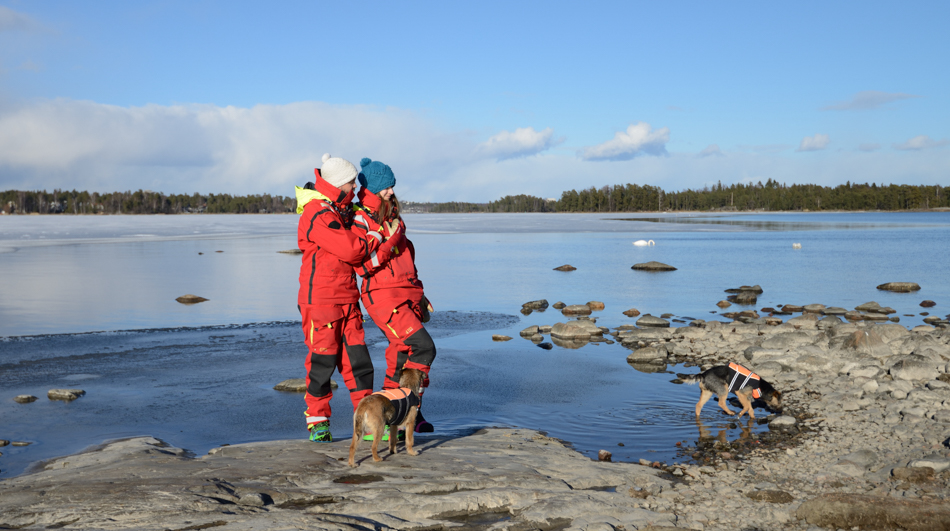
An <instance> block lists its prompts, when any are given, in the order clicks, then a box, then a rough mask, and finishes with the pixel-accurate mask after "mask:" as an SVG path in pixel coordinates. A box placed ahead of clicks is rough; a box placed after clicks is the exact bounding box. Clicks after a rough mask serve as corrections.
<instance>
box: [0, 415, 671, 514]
mask: <svg viewBox="0 0 950 531" xmlns="http://www.w3.org/2000/svg"><path fill="white" fill-rule="evenodd" d="M348 447H349V441H340V442H334V443H330V444H315V443H311V442H309V441H306V440H299V441H269V442H261V443H250V444H241V445H234V446H227V447H221V448H217V449H215V450H213V451H212V452H210V453H209V455H205V456H201V457H197V458H195V457H193V456H190V455H189V454H188V452H186V451H185V450H182V449H180V448H174V447H171V446H168V445H166V444H164V443H163V442H162V441H160V440H158V439H154V438H150V437H143V438H135V439H127V440H122V441H116V442H113V443H110V444H106V445H103V446H101V447H99V448H96V449H94V450H92V451H89V452H86V453H83V454H77V455H72V456H69V457H64V458H60V459H54V460H51V461H49V462H47V463H46V464H45V465H44V466H43V468H42V469H41V470H39V471H37V472H36V473H33V474H29V475H25V476H20V477H17V478H13V479H8V480H6V481H3V482H0V526H4V527H17V528H22V527H29V528H44V527H47V528H49V527H54V528H64V529H132V528H134V529H146V530H148V529H156V530H160V529H198V528H199V527H197V526H201V527H200V528H208V527H218V526H227V527H226V528H227V529H278V528H279V529H293V528H297V529H304V528H306V529H316V528H320V529H340V530H343V529H448V528H451V527H457V526H458V525H459V524H460V523H461V524H463V525H462V526H461V527H460V528H462V529H487V528H488V527H489V526H490V525H491V524H496V523H504V524H505V527H506V528H521V529H565V528H568V527H571V526H572V525H573V526H583V527H587V526H590V525H594V524H608V525H611V526H623V527H624V528H626V529H643V528H646V527H647V526H650V525H656V526H668V527H671V526H673V525H675V523H676V521H677V516H676V515H675V514H673V513H671V512H668V511H665V510H650V509H648V508H644V507H641V505H642V503H643V502H644V501H646V500H643V499H638V498H635V497H631V496H630V495H629V494H628V492H629V491H631V490H635V491H646V492H650V493H655V494H657V495H659V494H661V493H662V492H669V493H673V492H674V489H673V484H672V482H671V481H670V479H666V478H664V477H663V476H664V475H667V474H664V473H663V471H661V470H658V469H655V468H652V467H644V466H640V465H638V464H631V463H610V462H596V461H592V460H590V459H588V458H586V457H583V456H581V455H580V454H578V453H577V452H575V451H573V450H571V449H570V448H568V447H566V446H564V445H563V444H562V443H561V442H560V441H558V440H556V439H551V438H549V437H545V436H544V435H542V434H540V433H538V432H534V431H530V430H512V429H490V430H481V431H479V432H477V433H474V434H471V435H468V436H462V437H457V438H452V439H447V438H439V437H433V436H428V437H423V436H417V438H416V449H417V450H419V451H420V455H418V456H415V457H413V456H409V455H407V454H406V453H405V452H404V451H401V452H400V453H397V454H396V455H389V454H388V452H387V451H383V452H382V455H383V457H384V460H383V461H382V462H380V463H373V462H372V459H371V458H369V459H367V458H368V457H369V452H368V450H366V451H360V452H358V453H357V458H358V459H360V460H361V461H362V463H361V467H360V468H359V469H358V473H355V474H354V472H353V469H351V468H349V467H348V466H346V462H345V459H346V455H347V451H348ZM648 499H649V498H648ZM466 523H468V524H481V525H465V524H466ZM588 528H591V527H588Z"/></svg>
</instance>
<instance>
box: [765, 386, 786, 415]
mask: <svg viewBox="0 0 950 531" xmlns="http://www.w3.org/2000/svg"><path fill="white" fill-rule="evenodd" d="M760 385H761V387H760V389H761V390H762V398H761V400H762V401H763V402H765V403H766V404H767V405H768V406H769V409H771V410H772V411H775V412H777V413H781V412H782V393H780V392H778V391H777V390H776V389H775V388H774V387H772V386H771V385H770V384H769V383H768V382H766V381H762V383H761V384H760Z"/></svg>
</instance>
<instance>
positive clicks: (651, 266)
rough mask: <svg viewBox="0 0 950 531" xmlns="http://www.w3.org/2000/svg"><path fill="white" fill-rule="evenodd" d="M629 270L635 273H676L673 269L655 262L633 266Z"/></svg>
mask: <svg viewBox="0 0 950 531" xmlns="http://www.w3.org/2000/svg"><path fill="white" fill-rule="evenodd" d="M630 269H635V270H637V271H676V268H675V267H673V266H671V265H667V264H664V263H662V262H657V261H655V260H654V261H650V262H644V263H642V264H633V266H631V267H630Z"/></svg>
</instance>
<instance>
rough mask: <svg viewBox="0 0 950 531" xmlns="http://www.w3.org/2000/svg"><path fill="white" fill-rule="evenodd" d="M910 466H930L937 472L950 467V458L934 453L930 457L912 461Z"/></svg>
mask: <svg viewBox="0 0 950 531" xmlns="http://www.w3.org/2000/svg"><path fill="white" fill-rule="evenodd" d="M908 466H912V467H929V468H932V469H933V470H934V472H936V473H937V474H939V473H941V472H943V471H944V470H947V469H948V468H950V458H947V457H945V456H942V455H940V454H933V455H931V456H929V457H924V458H922V459H914V460H913V461H911V462H910V463H909V464H908Z"/></svg>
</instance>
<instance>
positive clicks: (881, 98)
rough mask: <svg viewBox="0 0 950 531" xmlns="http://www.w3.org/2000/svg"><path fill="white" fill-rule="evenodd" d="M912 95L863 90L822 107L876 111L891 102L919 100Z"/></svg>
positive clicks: (824, 109) (831, 109) (829, 109)
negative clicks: (848, 97)
mask: <svg viewBox="0 0 950 531" xmlns="http://www.w3.org/2000/svg"><path fill="white" fill-rule="evenodd" d="M919 97H920V96H916V95H914V94H904V93H903V92H881V91H878V90H865V91H863V92H858V93H857V94H855V95H854V96H853V97H852V98H851V99H850V100H848V101H841V102H838V103H834V104H832V105H828V106H826V107H822V108H821V110H823V111H864V110H870V109H877V108H878V107H880V106H882V105H884V104H887V103H890V102H892V101H899V100H906V99H910V98H919Z"/></svg>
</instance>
